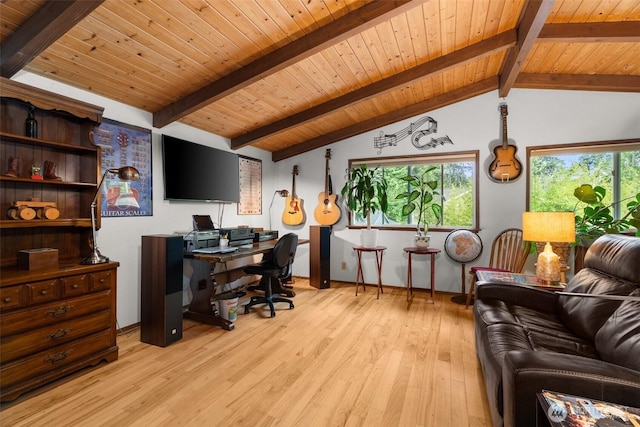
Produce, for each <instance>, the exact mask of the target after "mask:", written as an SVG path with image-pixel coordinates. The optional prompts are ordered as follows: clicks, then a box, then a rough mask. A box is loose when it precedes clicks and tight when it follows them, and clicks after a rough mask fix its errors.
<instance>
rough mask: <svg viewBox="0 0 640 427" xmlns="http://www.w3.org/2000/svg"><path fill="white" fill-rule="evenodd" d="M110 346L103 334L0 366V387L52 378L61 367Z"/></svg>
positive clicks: (104, 332) (63, 367)
mask: <svg viewBox="0 0 640 427" xmlns="http://www.w3.org/2000/svg"><path fill="white" fill-rule="evenodd" d="M111 346H112V344H111V342H110V331H109V330H104V331H102V332H98V333H96V334H93V335H90V336H88V337H85V338H81V339H78V340H75V341H71V342H69V343H65V344H63V345H59V346H56V347H53V348H51V349H48V350H45V351H41V352H39V353H35V354H33V355H32V356H29V357H25V358H23V359H19V360H16V361H14V362H9V363H6V364H2V366H1V367H0V380H1V381H2V383H1V384H0V386H1V387H2V388H3V389H5V388H7V387H10V386H12V385H14V384H17V383H19V382H21V381H26V380H28V379H30V378H33V377H37V376H39V375H44V374H46V375H50V376H54V375H56V374H57V373H58V372H63V371H64V370H65V366H66V365H69V364H72V363H74V362H76V361H79V360H82V359H84V358H86V357H89V356H91V355H92V354H96V353H99V352H101V351H103V350H106V349H108V348H110V347H111Z"/></svg>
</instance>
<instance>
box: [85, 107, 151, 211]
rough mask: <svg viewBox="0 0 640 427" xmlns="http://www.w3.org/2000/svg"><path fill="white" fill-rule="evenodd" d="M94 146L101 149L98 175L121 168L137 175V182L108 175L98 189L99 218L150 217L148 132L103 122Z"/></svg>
mask: <svg viewBox="0 0 640 427" xmlns="http://www.w3.org/2000/svg"><path fill="white" fill-rule="evenodd" d="M94 143H95V144H96V145H97V146H98V147H100V149H101V158H100V167H101V173H104V171H106V170H107V169H113V168H121V167H123V166H133V167H134V168H136V169H137V170H138V172H139V173H140V179H139V180H137V181H120V180H119V179H118V177H112V176H109V174H107V177H105V182H104V185H103V186H102V189H101V191H102V200H101V202H100V212H101V215H102V218H118V217H134V216H153V188H152V170H151V158H152V157H151V130H150V129H145V128H142V127H138V126H133V125H129V124H126V123H121V122H118V121H115V120H111V119H106V118H103V119H102V123H101V124H100V126H98V127H96V128H95V130H94Z"/></svg>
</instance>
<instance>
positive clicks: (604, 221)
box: [573, 184, 640, 245]
mask: <svg viewBox="0 0 640 427" xmlns="http://www.w3.org/2000/svg"><path fill="white" fill-rule="evenodd" d="M606 194H607V190H605V189H604V188H603V187H600V186H598V185H597V186H595V187H593V186H592V185H590V184H582V185H581V186H579V187H577V188H576V189H575V190H574V191H573V195H574V197H575V198H576V199H578V202H576V206H575V208H574V212H576V241H577V243H578V244H583V245H584V244H588V242H590V241H593V240H595V239H596V238H598V237H600V236H602V235H603V234H612V233H622V232H624V231H626V230H628V229H629V228H631V227H635V228H636V229H637V230H640V193H637V194H636V195H635V200H631V199H633V197H628V198H626V199H624V200H621V201H619V202H616V203H611V204H609V205H605V204H604V203H602V200H604V197H605V195H606ZM628 200H631V201H629V202H628V203H627V205H626V207H627V212H626V213H625V214H624V215H622V217H621V218H620V219H615V218H614V217H613V213H612V208H614V207H615V205H616V204H619V203H623V202H625V201H628ZM580 208H582V212H581V213H578V210H579V209H580Z"/></svg>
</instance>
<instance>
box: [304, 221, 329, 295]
mask: <svg viewBox="0 0 640 427" xmlns="http://www.w3.org/2000/svg"><path fill="white" fill-rule="evenodd" d="M309 244H310V245H311V246H310V247H309V264H310V265H309V271H310V278H309V283H310V284H311V286H313V287H314V288H318V289H327V288H329V287H331V227H329V226H326V225H311V226H309Z"/></svg>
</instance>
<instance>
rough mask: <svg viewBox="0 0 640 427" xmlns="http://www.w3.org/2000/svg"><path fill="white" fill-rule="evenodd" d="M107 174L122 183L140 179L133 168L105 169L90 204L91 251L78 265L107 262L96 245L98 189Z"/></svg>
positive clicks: (100, 187) (107, 259)
mask: <svg viewBox="0 0 640 427" xmlns="http://www.w3.org/2000/svg"><path fill="white" fill-rule="evenodd" d="M107 174H112V175H117V176H118V178H119V179H120V180H122V181H137V180H139V179H140V172H138V170H137V169H136V168H134V167H133V166H123V167H121V168H120V169H107V170H106V171H105V173H104V174H103V175H102V179H101V180H100V184H98V190H97V191H96V194H95V196H93V201H92V202H91V234H92V238H91V246H92V247H93V251H92V252H91V254H90V255H89V256H87V257H85V258H84V259H83V260H82V261H81V262H80V264H90V265H93V264H104V263H105V262H109V258H108V257H106V256H103V255H101V254H100V251H99V250H98V245H97V243H96V207H97V202H98V195H99V194H100V189H102V184H103V183H104V179H105V178H106V177H107Z"/></svg>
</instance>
